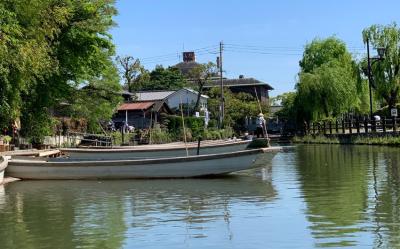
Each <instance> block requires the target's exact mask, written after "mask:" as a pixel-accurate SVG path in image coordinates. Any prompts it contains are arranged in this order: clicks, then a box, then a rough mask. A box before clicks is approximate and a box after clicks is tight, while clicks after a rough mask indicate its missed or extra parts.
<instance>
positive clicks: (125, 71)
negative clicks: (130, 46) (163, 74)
mask: <svg viewBox="0 0 400 249" xmlns="http://www.w3.org/2000/svg"><path fill="white" fill-rule="evenodd" d="M116 61H117V63H118V66H119V68H120V73H121V75H122V78H123V80H124V84H125V88H126V90H128V91H129V92H135V91H138V90H139V89H140V88H141V87H142V84H143V81H144V80H146V79H148V77H147V76H148V73H147V71H146V70H145V69H144V67H143V66H142V65H141V64H140V61H139V59H134V58H133V57H132V56H125V57H121V56H117V58H116Z"/></svg>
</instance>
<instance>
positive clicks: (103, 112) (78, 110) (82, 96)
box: [70, 62, 122, 133]
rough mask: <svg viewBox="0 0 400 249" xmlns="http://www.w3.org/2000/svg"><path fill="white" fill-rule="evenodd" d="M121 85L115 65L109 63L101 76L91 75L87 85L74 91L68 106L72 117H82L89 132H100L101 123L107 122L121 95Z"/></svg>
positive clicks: (120, 99) (120, 100)
mask: <svg viewBox="0 0 400 249" xmlns="http://www.w3.org/2000/svg"><path fill="white" fill-rule="evenodd" d="M119 92H121V85H120V84H119V81H118V72H117V70H116V68H115V66H114V65H113V64H112V63H111V62H110V65H109V67H108V68H107V69H105V71H104V73H103V75H102V76H101V77H93V78H92V79H90V80H89V82H88V85H87V86H85V87H84V88H81V89H76V90H75V91H74V94H73V95H72V96H73V99H70V102H71V103H73V104H72V105H71V108H70V115H71V116H72V117H75V118H77V117H84V118H85V119H86V120H87V123H88V127H87V128H88V131H89V133H99V132H102V130H101V124H104V123H107V122H108V121H109V120H110V119H111V117H112V115H113V114H114V113H115V111H116V108H117V106H118V104H119V103H120V102H122V97H121V96H120V95H119Z"/></svg>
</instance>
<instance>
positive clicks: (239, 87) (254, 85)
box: [204, 75, 274, 103]
mask: <svg viewBox="0 0 400 249" xmlns="http://www.w3.org/2000/svg"><path fill="white" fill-rule="evenodd" d="M222 82H223V84H224V87H227V88H229V90H231V92H233V93H248V94H251V95H252V96H253V97H254V98H258V99H259V100H260V101H261V102H262V103H268V101H269V91H271V90H273V89H274V88H272V87H271V86H270V85H269V84H267V83H265V82H263V81H260V80H257V79H254V78H245V77H244V76H243V75H240V76H239V78H237V79H223V80H222ZM220 86H221V82H220V80H219V79H213V80H212V81H210V82H209V83H207V84H206V85H205V86H204V89H205V90H208V89H211V88H213V87H220Z"/></svg>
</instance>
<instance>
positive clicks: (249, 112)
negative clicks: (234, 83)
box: [208, 87, 268, 131]
mask: <svg viewBox="0 0 400 249" xmlns="http://www.w3.org/2000/svg"><path fill="white" fill-rule="evenodd" d="M208 95H209V97H210V99H209V101H208V109H209V111H210V112H211V115H210V116H211V118H213V119H216V118H217V117H218V115H219V107H220V97H221V90H220V89H219V88H218V87H213V88H211V90H210V91H209V92H208ZM224 98H225V119H224V125H225V126H227V127H232V128H234V129H235V130H237V131H243V130H245V128H246V127H245V123H246V117H247V118H250V117H256V116H257V114H258V113H259V112H260V107H259V105H258V102H257V100H256V99H255V98H254V97H253V96H251V95H250V94H248V93H236V94H235V93H232V92H231V91H230V90H229V89H227V88H225V89H224ZM261 108H262V113H264V114H267V113H268V106H267V105H266V104H261Z"/></svg>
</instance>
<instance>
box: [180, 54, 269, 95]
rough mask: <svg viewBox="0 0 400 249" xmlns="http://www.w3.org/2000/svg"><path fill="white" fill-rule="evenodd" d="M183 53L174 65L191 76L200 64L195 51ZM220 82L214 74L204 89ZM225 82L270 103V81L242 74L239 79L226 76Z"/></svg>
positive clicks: (235, 89) (228, 85)
mask: <svg viewBox="0 0 400 249" xmlns="http://www.w3.org/2000/svg"><path fill="white" fill-rule="evenodd" d="M182 55H183V56H182V57H183V61H182V62H180V63H178V64H176V65H175V66H174V67H176V68H178V69H179V70H180V72H181V73H182V74H183V75H184V76H186V77H188V78H189V77H190V71H191V70H192V69H193V68H195V67H196V66H198V65H200V64H199V63H197V62H196V55H195V53H194V52H183V54H182ZM220 84H221V82H220V78H219V77H218V75H214V76H213V78H212V80H211V81H210V82H209V83H207V84H206V85H205V86H204V90H205V91H207V90H209V89H211V88H212V87H220ZM223 84H224V86H225V87H227V88H229V90H231V91H232V92H233V93H241V92H242V93H249V94H251V95H252V96H253V97H254V98H258V99H259V100H260V101H261V102H262V103H268V101H269V91H271V90H274V88H272V87H271V86H270V85H269V84H268V83H265V82H263V81H260V80H257V79H254V78H245V77H244V76H243V75H240V76H239V78H237V79H227V78H224V79H223Z"/></svg>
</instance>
